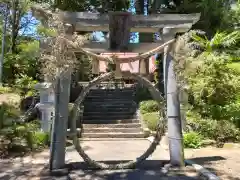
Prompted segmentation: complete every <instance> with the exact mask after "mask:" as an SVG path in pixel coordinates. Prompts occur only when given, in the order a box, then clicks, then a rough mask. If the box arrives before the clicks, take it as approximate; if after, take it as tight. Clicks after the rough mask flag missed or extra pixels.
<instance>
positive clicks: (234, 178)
mask: <svg viewBox="0 0 240 180" xmlns="http://www.w3.org/2000/svg"><path fill="white" fill-rule="evenodd" d="M186 157H189V158H191V159H192V160H193V161H194V162H196V164H200V165H202V166H203V167H205V168H206V169H208V170H209V171H210V172H213V173H214V174H216V175H217V176H218V177H220V179H221V180H240V148H231V149H221V148H201V149H197V150H194V153H192V152H191V153H186Z"/></svg>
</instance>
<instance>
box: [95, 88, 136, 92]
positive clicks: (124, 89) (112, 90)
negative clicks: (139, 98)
mask: <svg viewBox="0 0 240 180" xmlns="http://www.w3.org/2000/svg"><path fill="white" fill-rule="evenodd" d="M132 91H135V88H123V89H91V90H90V92H132Z"/></svg>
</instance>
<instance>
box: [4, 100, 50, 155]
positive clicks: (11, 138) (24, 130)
mask: <svg viewBox="0 0 240 180" xmlns="http://www.w3.org/2000/svg"><path fill="white" fill-rule="evenodd" d="M20 115H21V114H20V110H19V109H17V108H16V107H15V106H13V105H10V104H6V103H3V104H2V105H1V106H0V140H1V142H4V145H3V146H1V147H0V151H2V152H10V151H17V152H20V151H21V152H23V151H27V150H29V149H32V150H34V149H39V148H42V147H45V146H46V145H48V144H49V134H48V133H43V132H41V131H40V123H39V121H32V122H30V123H21V122H19V121H17V120H18V119H19V117H20Z"/></svg>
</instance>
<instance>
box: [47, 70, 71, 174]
mask: <svg viewBox="0 0 240 180" xmlns="http://www.w3.org/2000/svg"><path fill="white" fill-rule="evenodd" d="M71 72H72V71H71V70H69V71H67V72H65V73H62V74H61V75H59V76H57V78H56V85H55V88H54V92H55V118H54V123H53V126H52V139H51V147H50V150H51V151H50V170H51V171H52V172H54V171H55V170H56V171H58V170H61V169H63V170H64V168H65V167H64V166H65V148H66V135H67V124H68V114H69V112H68V103H69V97H70V84H71Z"/></svg>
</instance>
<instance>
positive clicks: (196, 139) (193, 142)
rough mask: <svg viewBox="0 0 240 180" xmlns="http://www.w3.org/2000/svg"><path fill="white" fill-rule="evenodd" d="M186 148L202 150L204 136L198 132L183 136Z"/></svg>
mask: <svg viewBox="0 0 240 180" xmlns="http://www.w3.org/2000/svg"><path fill="white" fill-rule="evenodd" d="M183 138H184V141H183V142H184V147H185V148H194V149H196V148H200V147H201V145H202V136H201V135H200V134H198V133H196V132H188V133H185V134H184V135H183Z"/></svg>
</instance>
